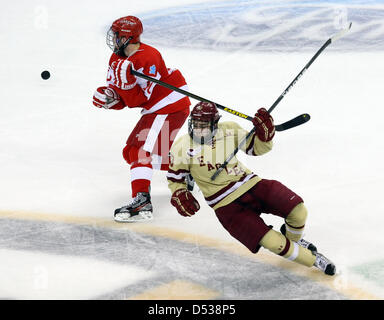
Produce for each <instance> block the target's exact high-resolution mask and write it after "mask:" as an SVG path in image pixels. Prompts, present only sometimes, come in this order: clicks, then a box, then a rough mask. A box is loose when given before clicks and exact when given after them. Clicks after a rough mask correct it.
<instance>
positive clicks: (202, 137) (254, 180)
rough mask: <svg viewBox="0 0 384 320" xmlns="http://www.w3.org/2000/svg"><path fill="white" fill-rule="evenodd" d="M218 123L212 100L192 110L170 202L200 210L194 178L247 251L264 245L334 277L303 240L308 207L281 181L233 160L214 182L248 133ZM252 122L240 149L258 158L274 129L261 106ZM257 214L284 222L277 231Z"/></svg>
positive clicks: (188, 212) (176, 150) (174, 151)
mask: <svg viewBox="0 0 384 320" xmlns="http://www.w3.org/2000/svg"><path fill="white" fill-rule="evenodd" d="M219 119H220V116H219V112H218V110H217V107H216V106H215V104H213V103H210V102H200V103H198V104H197V105H196V106H195V107H194V108H193V110H192V111H191V115H190V119H189V126H188V128H189V129H188V134H186V135H184V136H182V137H180V138H178V139H177V140H176V141H175V143H174V144H173V145H172V148H171V151H170V167H169V170H168V173H167V179H168V186H169V189H170V190H171V194H172V198H171V204H172V205H173V206H174V207H176V209H177V211H178V212H179V213H180V214H181V215H182V216H185V217H190V216H193V215H194V214H195V213H196V212H197V211H198V210H199V209H200V205H199V203H198V202H197V200H196V199H195V198H194V196H193V194H192V193H191V192H190V191H189V190H188V187H187V183H186V180H187V179H186V178H187V177H188V176H189V175H192V177H193V179H194V180H195V182H196V184H197V186H198V187H199V189H200V190H201V192H202V193H203V196H204V198H205V200H206V202H207V204H208V205H209V206H210V207H212V209H213V210H214V211H215V213H216V216H217V218H218V219H219V221H220V222H221V224H222V225H223V227H224V228H225V229H226V230H227V231H228V232H229V233H230V234H231V235H232V236H233V237H234V238H236V239H237V240H238V241H240V242H241V243H242V244H243V245H245V246H246V247H247V248H248V249H249V250H250V251H251V252H253V253H257V252H258V251H259V249H260V247H264V248H266V249H268V250H270V251H272V252H273V253H275V254H278V255H280V256H282V257H284V258H286V259H289V260H291V261H294V262H296V263H299V264H302V265H305V266H307V267H312V266H315V267H317V268H319V269H320V270H321V271H323V272H324V273H325V274H327V275H334V274H335V272H336V267H335V265H334V264H333V263H332V262H331V261H330V260H329V259H328V258H326V257H325V256H324V255H322V254H320V253H318V252H317V248H316V247H315V246H314V245H313V244H312V243H310V242H309V241H306V240H304V239H303V231H304V226H305V222H306V219H307V209H306V207H305V206H304V202H303V199H302V198H301V197H300V196H299V195H298V194H296V193H294V192H293V191H292V190H290V189H288V188H287V187H286V186H285V185H283V184H282V183H280V182H279V181H276V180H267V179H263V178H261V177H259V176H258V175H256V174H255V173H253V172H252V171H251V170H249V169H248V168H246V167H245V166H244V165H243V164H242V163H241V162H240V161H239V160H238V159H237V157H233V158H232V159H231V161H229V163H228V165H227V166H226V167H225V170H223V171H222V172H221V173H220V174H219V175H218V176H217V177H216V179H214V180H212V175H213V174H214V173H215V172H216V170H217V169H218V168H219V167H220V166H221V164H222V163H224V161H225V160H226V159H227V158H228V156H229V155H230V154H231V153H232V152H233V150H234V149H235V148H236V147H238V146H239V142H240V141H242V140H243V139H244V137H245V136H246V135H247V134H248V132H247V131H246V130H244V129H243V128H241V127H240V126H239V125H238V124H237V123H235V122H230V121H228V122H222V123H219ZM253 124H254V126H255V127H256V131H255V133H254V134H253V135H252V136H251V137H250V138H249V139H248V140H247V141H246V143H245V144H244V145H243V146H242V147H241V148H240V150H242V151H244V152H245V153H246V154H248V155H250V156H258V155H262V154H265V153H266V152H268V151H270V150H271V149H272V139H273V137H274V135H275V127H274V124H273V119H272V117H271V116H270V114H269V113H268V112H267V110H266V109H264V108H261V109H259V110H258V112H257V113H256V114H255V116H254V119H253ZM261 213H269V214H273V215H276V216H279V217H281V218H283V219H284V223H283V224H282V226H281V228H280V232H278V231H276V230H274V229H273V228H272V227H271V226H268V225H266V224H265V222H264V221H263V219H262V218H261V216H260V215H261Z"/></svg>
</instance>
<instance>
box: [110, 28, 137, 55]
mask: <svg viewBox="0 0 384 320" xmlns="http://www.w3.org/2000/svg"><path fill="white" fill-rule="evenodd" d="M122 38H123V37H119V33H118V32H117V31H116V32H115V31H113V29H112V27H110V28H109V30H108V32H107V38H106V43H107V46H108V47H109V48H110V49H111V50H112V51H113V52H114V53H116V54H118V55H120V56H123V57H125V53H124V50H125V48H126V47H127V46H128V44H129V43H130V41H131V40H132V37H129V38H127V40H126V41H125V42H124V43H123V42H122Z"/></svg>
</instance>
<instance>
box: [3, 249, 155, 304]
mask: <svg viewBox="0 0 384 320" xmlns="http://www.w3.org/2000/svg"><path fill="white" fill-rule="evenodd" d="M0 261H2V263H1V264H0V283H1V286H0V297H6V298H12V299H23V300H24V299H28V300H31V299H32V300H36V299H44V300H63V299H72V300H73V299H75V300H77V299H92V298H93V297H95V296H98V295H102V294H104V293H105V292H108V291H113V290H117V289H119V288H121V287H124V286H128V285H132V284H134V283H137V282H139V281H141V280H144V279H147V278H150V277H151V276H153V275H154V272H150V271H148V270H145V269H140V268H138V267H135V266H127V265H120V264H117V263H111V262H108V261H101V260H98V259H90V258H84V257H75V256H62V255H55V254H45V253H41V252H32V251H22V250H7V249H0Z"/></svg>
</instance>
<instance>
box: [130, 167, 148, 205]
mask: <svg viewBox="0 0 384 320" xmlns="http://www.w3.org/2000/svg"><path fill="white" fill-rule="evenodd" d="M152 173H153V169H152V166H151V165H150V164H149V165H141V164H133V165H132V167H131V187H132V197H133V198H134V197H136V195H137V193H138V192H149V186H150V185H151V179H152Z"/></svg>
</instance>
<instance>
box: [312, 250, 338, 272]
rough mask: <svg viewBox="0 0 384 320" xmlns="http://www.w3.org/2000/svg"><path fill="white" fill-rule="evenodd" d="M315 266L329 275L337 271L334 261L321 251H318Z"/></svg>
mask: <svg viewBox="0 0 384 320" xmlns="http://www.w3.org/2000/svg"><path fill="white" fill-rule="evenodd" d="M314 266H315V267H316V268H318V269H320V270H321V271H323V272H324V273H325V274H327V275H329V276H333V275H334V274H335V273H336V266H335V265H334V263H333V262H332V261H331V260H329V259H328V258H326V257H325V256H324V255H322V254H321V253H316V260H315V264H314Z"/></svg>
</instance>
